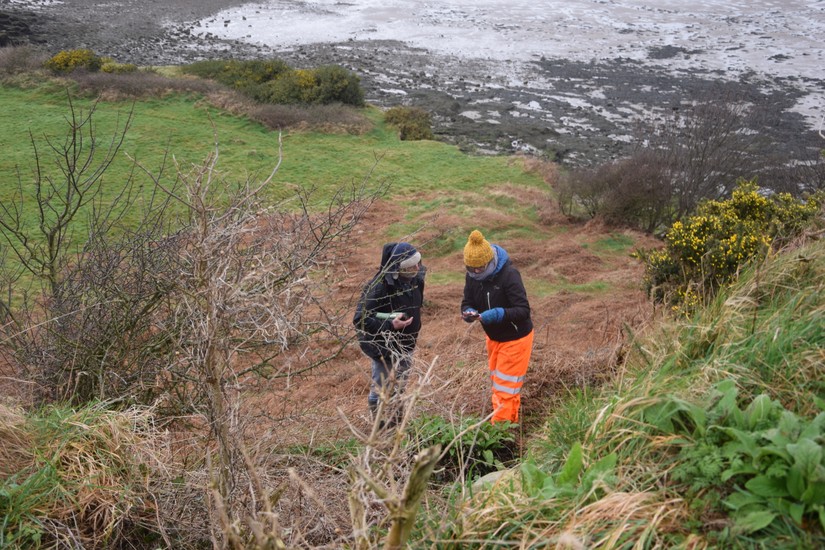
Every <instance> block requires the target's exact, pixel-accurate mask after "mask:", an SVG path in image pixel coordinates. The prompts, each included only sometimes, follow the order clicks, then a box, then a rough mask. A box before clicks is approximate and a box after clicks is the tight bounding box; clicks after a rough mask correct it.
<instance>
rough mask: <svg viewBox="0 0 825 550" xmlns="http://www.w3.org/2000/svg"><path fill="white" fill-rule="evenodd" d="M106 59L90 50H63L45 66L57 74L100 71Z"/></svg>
mask: <svg viewBox="0 0 825 550" xmlns="http://www.w3.org/2000/svg"><path fill="white" fill-rule="evenodd" d="M103 62H104V59H103V58H102V57H100V56H98V55H97V54H96V53H95V52H93V51H92V50H89V49H78V50H63V51H61V52H58V53H56V54H55V55H54V56H53V57H51V58H50V59H48V60H47V61H46V62H45V63H44V66H45V67H46V68H47V69H49V70H50V71H54V72H57V73H70V72H72V71H74V70H75V69H85V70H87V71H99V70H100V67H101V66H102V65H103Z"/></svg>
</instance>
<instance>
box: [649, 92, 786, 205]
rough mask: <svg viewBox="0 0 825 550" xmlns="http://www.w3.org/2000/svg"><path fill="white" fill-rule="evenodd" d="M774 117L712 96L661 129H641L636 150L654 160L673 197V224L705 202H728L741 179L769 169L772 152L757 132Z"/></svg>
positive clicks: (739, 102)
mask: <svg viewBox="0 0 825 550" xmlns="http://www.w3.org/2000/svg"><path fill="white" fill-rule="evenodd" d="M772 116H774V115H772V113H770V112H769V111H768V109H767V108H766V107H765V106H763V105H760V104H758V103H757V104H755V103H753V102H750V101H749V100H748V98H742V97H737V96H733V95H731V94H728V93H724V92H719V91H716V90H712V91H710V92H708V94H707V95H706V96H705V97H699V98H696V100H695V101H694V103H693V104H692V105H688V106H684V107H683V108H682V109H680V110H679V111H675V112H674V113H673V115H672V116H671V117H670V118H669V119H667V120H665V121H664V122H662V123H660V124H655V125H653V126H647V127H645V128H643V129H642V132H641V134H640V136H639V141H638V145H639V148H640V149H645V150H647V151H648V154H649V155H653V156H655V157H658V160H657V161H656V163H655V164H657V165H659V166H661V167H663V169H664V170H665V174H664V177H665V178H667V179H668V180H669V181H670V184H671V185H670V189H671V192H672V196H673V207H674V211H673V217H672V219H673V220H676V219H681V218H682V217H684V216H685V215H687V214H689V213H691V212H693V210H694V209H695V208H696V205H697V204H699V202H701V201H702V200H705V199H712V200H715V199H720V198H723V197H726V196H729V195H730V193H731V191H732V190H733V188H734V187H735V186H736V184H737V183H738V182H739V181H740V180H742V179H751V178H753V177H754V176H756V175H758V174H759V173H760V172H761V171H763V170H765V169H766V168H768V167H769V166H770V162H771V161H770V159H771V158H772V148H771V146H770V143H769V141H768V140H767V139H766V138H765V137H764V136H763V135H762V134H760V132H759V129H760V128H762V127H764V126H767V125H769V124H770V120H769V119H770V117H772Z"/></svg>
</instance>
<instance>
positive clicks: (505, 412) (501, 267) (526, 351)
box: [461, 230, 533, 423]
mask: <svg viewBox="0 0 825 550" xmlns="http://www.w3.org/2000/svg"><path fill="white" fill-rule="evenodd" d="M464 264H465V266H466V269H467V273H466V275H465V278H464V298H463V299H462V300H461V317H462V319H464V320H465V321H466V322H468V323H472V322H473V321H479V322H481V326H482V328H483V329H484V333H485V335H486V343H487V359H488V367H489V369H490V380H491V382H492V394H493V395H492V401H493V416H492V418H491V420H490V422H492V423H496V422H500V421H509V422H518V418H519V408H520V406H521V388H522V385H523V384H524V377H525V375H526V374H527V366H528V364H529V363H530V355H531V353H532V350H533V321H532V319H531V318H530V303H529V302H528V300H527V291H526V290H525V289H524V283H523V282H522V280H521V274H520V273H519V272H518V270H517V269H516V268H515V266H513V263H512V262H511V261H510V257H509V255H508V254H507V251H506V250H504V249H503V248H502V247H500V246H498V245H496V244H493V245H491V244H490V243H489V242H487V239H485V238H484V235H482V234H481V232H480V231H478V230H476V231H473V232H472V233H470V237H469V239H467V244H466V245H465V246H464Z"/></svg>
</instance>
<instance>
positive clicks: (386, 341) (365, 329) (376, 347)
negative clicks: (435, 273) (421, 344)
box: [352, 243, 426, 361]
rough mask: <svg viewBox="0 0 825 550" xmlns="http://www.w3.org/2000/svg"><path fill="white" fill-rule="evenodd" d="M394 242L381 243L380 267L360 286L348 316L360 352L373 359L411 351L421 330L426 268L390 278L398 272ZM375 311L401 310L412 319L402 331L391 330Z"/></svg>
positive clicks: (389, 323)
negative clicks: (394, 255) (358, 293)
mask: <svg viewBox="0 0 825 550" xmlns="http://www.w3.org/2000/svg"><path fill="white" fill-rule="evenodd" d="M396 244H398V243H387V244H385V245H384V248H383V251H382V253H381V267H380V268H379V270H378V273H376V274H375V276H374V277H373V278H372V279H371V280H370V282H369V283H367V284H366V285H365V286H364V290H363V292H362V294H361V299H360V300H359V301H358V306H357V307H356V309H355V317H353V319H352V323H353V325H355V330H356V332H357V333H358V342H359V344H360V346H361V351H363V352H364V354H366V355H367V356H369V357H372V358H373V359H380V358H382V357H383V358H384V359H388V360H390V361H391V360H392V358H393V356H394V355H397V354H399V353H410V352H412V351H413V350H414V349H415V344H416V341H417V340H418V333H419V331H420V330H421V306H422V304H423V303H424V274H425V271H426V269H425V268H424V266H421V269H420V270H419V272H418V274H417V275H416V276H415V277H414V278H412V279H409V280H404V279H402V278H401V277H398V278H393V274H394V273H397V272H398V260H396V259H393V258H392V251H393V249H394V248H395V245H396ZM376 313H404V314H405V315H406V316H407V317H412V318H413V322H412V323H410V324H409V325H408V326H406V327H405V328H404V329H402V330H394V329H393V328H392V321H391V320H390V319H379V318H378V317H377V316H376Z"/></svg>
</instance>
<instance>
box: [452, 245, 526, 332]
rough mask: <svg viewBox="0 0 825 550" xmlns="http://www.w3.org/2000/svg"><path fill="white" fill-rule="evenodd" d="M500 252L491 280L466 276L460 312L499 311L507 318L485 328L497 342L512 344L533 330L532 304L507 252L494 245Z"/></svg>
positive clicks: (484, 326)
mask: <svg viewBox="0 0 825 550" xmlns="http://www.w3.org/2000/svg"><path fill="white" fill-rule="evenodd" d="M493 247H495V249H496V251H497V257H498V265H497V266H496V271H495V272H494V273H493V275H491V276H490V277H489V278H488V279H485V280H481V281H478V280H475V279H473V278H472V277H470V275H466V276H465V282H464V298H463V299H462V300H461V311H464V310H465V309H467V308H473V309H475V310H477V311H479V312H482V311H487V310H488V309H493V308H496V307H500V308H503V309H504V318H503V319H502V320H501V322H500V323H494V324H489V325H484V324H482V327H483V328H484V332H485V333H487V336H489V337H490V339H492V340H495V341H496V342H510V341H512V340H518V339H519V338H524V337H525V336H527V335H528V334H530V331H532V330H533V320H532V319H531V318H530V302H529V301H528V300H527V291H526V290H525V289H524V283H523V282H522V280H521V274H520V273H519V271H518V269H516V267H515V266H514V265H513V263H512V262H511V261H510V258H509V256H508V255H507V251H506V250H504V249H503V248H501V247H500V246H498V245H493Z"/></svg>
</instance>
